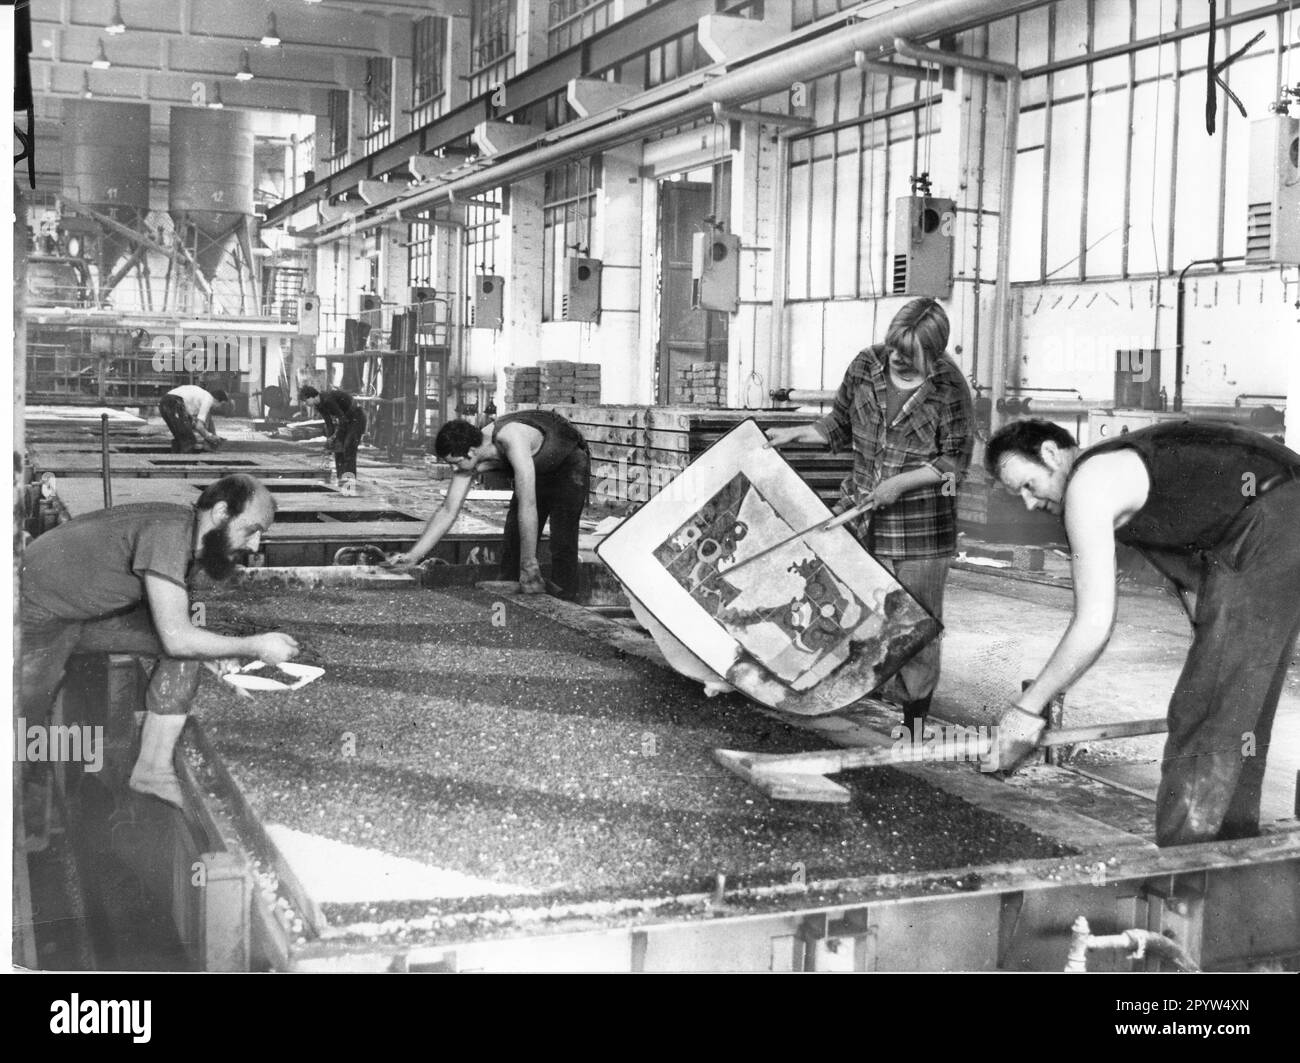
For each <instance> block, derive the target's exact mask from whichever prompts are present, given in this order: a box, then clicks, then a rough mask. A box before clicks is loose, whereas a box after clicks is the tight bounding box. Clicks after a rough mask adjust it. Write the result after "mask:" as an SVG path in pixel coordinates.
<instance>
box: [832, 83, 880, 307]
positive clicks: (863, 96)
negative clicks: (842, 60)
mask: <svg viewBox="0 0 1300 1063" xmlns="http://www.w3.org/2000/svg"><path fill="white" fill-rule="evenodd" d="M858 77H859V78H860V79H861V85H862V88H861V91H860V93H859V95H858V118H859V122H858V198H857V204H858V226H857V229H858V232H859V233H860V232H862V231H863V227H864V223H865V224H866V225H867V226H870V224H871V211H870V204H864V203H863V198H862V197H863V196H865V195H866V192H867V183H866V181H865V180H864V179H863V174H864V171H865V170H866V165H865V163H866V161H867V160H868V154H867V152H868V150H869V149H868V148H867V137H866V130H867V121H866V120H865V115H863V114H862V108H863V105H864V104H865V103H866V102H867V99H868V97H867V91H868V88H867V85H868V81H869V79H870V77H871V75H870V74H869V73H868V72H867V71H866V70H865V69H864V70H859V71H858ZM875 102H876V101H875V98H874V97H872V98H871V104H872V105H873V107H874V104H875ZM836 135H837V136H838V133H837V134H836ZM872 162H873V164H874V160H872ZM870 242H871V230H870V228H867V243H870ZM853 292H854V295H856V296H857V298H859V299H861V298H862V295H863V292H862V251H861V248H859V249H858V253H857V254H855V255H854V256H853Z"/></svg>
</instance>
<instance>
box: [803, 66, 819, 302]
mask: <svg viewBox="0 0 1300 1063" xmlns="http://www.w3.org/2000/svg"><path fill="white" fill-rule="evenodd" d="M808 89H809V93H810V95H811V96H812V99H811V101H810V106H809V108H808V111H809V113H810V114H816V113H817V79H816V78H814V79H813V81H812V82H811V84H809V86H808ZM816 185H817V138H816V137H815V136H813V137H809V138H808V202H807V204H806V205H805V210H806V212H807V215H808V218H807V222H806V224H805V226H804V232H805V233H807V239H805V240H804V249H803V258H804V262H803V284H804V291H805V292H807V294H808V298H810V299H811V298H813V291H812V249H813V200H814V199H816V198H817V190H816Z"/></svg>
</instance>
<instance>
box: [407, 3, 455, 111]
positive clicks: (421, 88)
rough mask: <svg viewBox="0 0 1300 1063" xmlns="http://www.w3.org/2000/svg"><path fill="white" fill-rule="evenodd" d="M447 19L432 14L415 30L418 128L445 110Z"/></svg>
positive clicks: (414, 92)
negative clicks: (444, 79)
mask: <svg viewBox="0 0 1300 1063" xmlns="http://www.w3.org/2000/svg"><path fill="white" fill-rule="evenodd" d="M446 64H447V20H446V19H445V18H437V17H435V16H433V15H430V16H429V17H428V18H422V19H419V20H418V21H417V22H416V23H415V24H414V26H413V27H412V40H411V125H412V127H413V128H419V127H420V126H422V125H426V124H427V123H429V122H432V121H433V120H434V119H435V118H437V117H438V116H439V115H440V114H442V113H443V111H444V110H445V109H446V97H445V93H446V91H447V90H446V86H445V85H444V83H443V77H444V70H445V68H446Z"/></svg>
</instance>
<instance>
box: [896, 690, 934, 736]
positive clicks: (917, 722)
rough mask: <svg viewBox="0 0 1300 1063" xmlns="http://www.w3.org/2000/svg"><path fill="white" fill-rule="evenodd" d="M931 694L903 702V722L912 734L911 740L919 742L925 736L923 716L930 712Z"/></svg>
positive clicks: (932, 696)
mask: <svg viewBox="0 0 1300 1063" xmlns="http://www.w3.org/2000/svg"><path fill="white" fill-rule="evenodd" d="M933 698H934V695H933V694H927V695H926V696H925V697H923V698H918V699H917V700H916V701H905V702H903V723H904V725H905V726H906V727H907V729H908V731H910V732H911V734H912V741H914V742H919V741H921V740H922V739H923V738H924V737H925V718H926V716H927V715H929V712H930V701H931V700H932V699H933Z"/></svg>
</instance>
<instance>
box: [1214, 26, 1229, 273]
mask: <svg viewBox="0 0 1300 1063" xmlns="http://www.w3.org/2000/svg"><path fill="white" fill-rule="evenodd" d="M1223 13H1224V14H1225V15H1231V14H1232V0H1223ZM1223 33H1224V39H1225V40H1231V39H1232V38H1231V37H1230V36H1229V34H1228V31H1227V30H1224V31H1223ZM1225 51H1226V48H1225ZM1223 80H1224V81H1225V82H1227V83H1228V84H1229V85H1231V82H1232V67H1228V68H1227V69H1226V70H1224V72H1223ZM1215 91H1216V92H1217V91H1218V90H1217V89H1215ZM1231 115H1232V108H1231V107H1220V108H1219V116H1220V119H1221V124H1220V126H1219V133H1218V136H1219V231H1218V234H1217V236H1216V238H1215V252H1214V253H1215V254H1216V255H1217V256H1218V257H1219V258H1222V257H1223V223H1224V220H1225V219H1226V217H1227V211H1228V122H1229V120H1230V118H1231Z"/></svg>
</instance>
